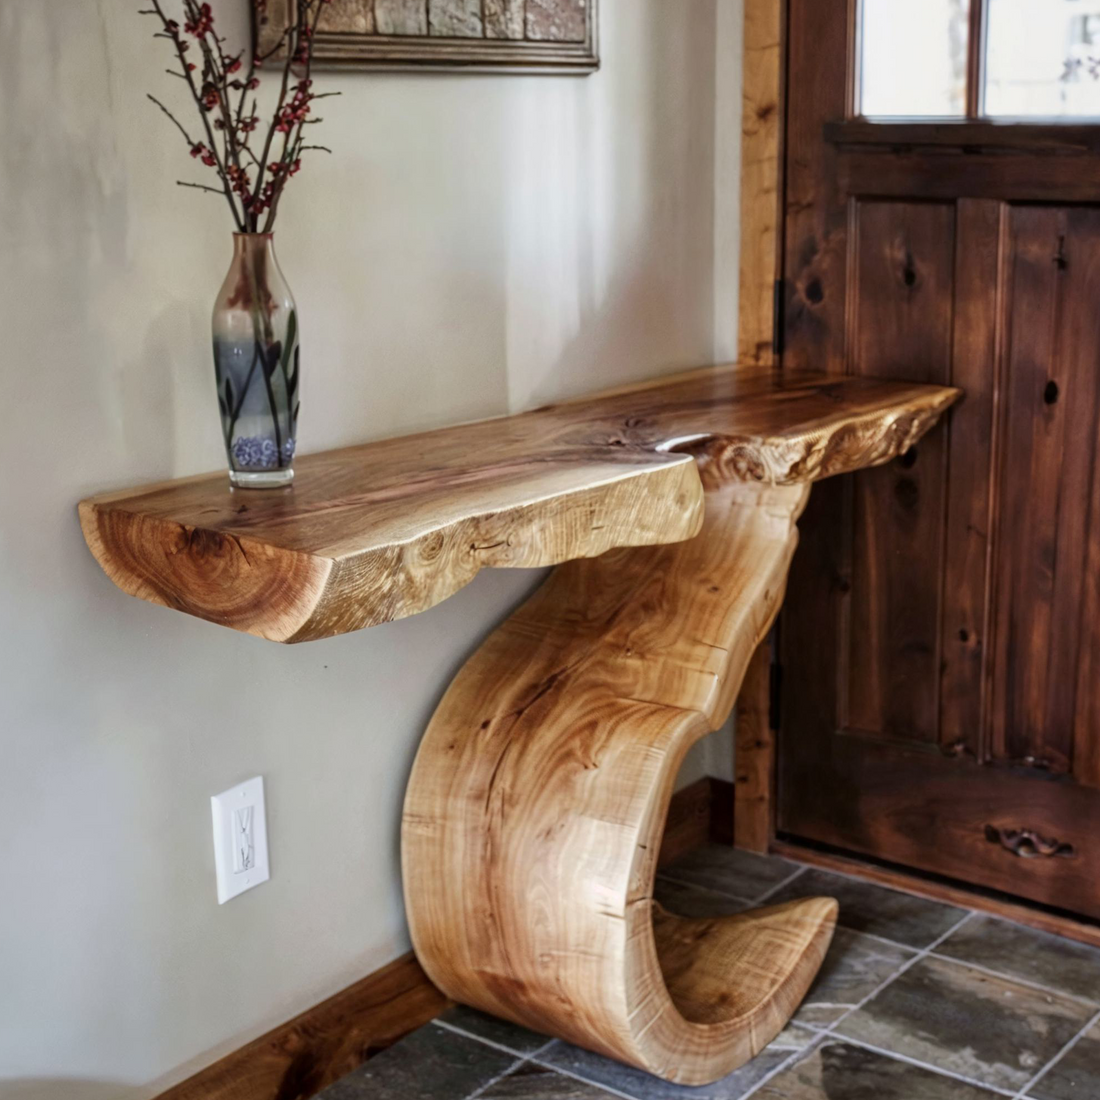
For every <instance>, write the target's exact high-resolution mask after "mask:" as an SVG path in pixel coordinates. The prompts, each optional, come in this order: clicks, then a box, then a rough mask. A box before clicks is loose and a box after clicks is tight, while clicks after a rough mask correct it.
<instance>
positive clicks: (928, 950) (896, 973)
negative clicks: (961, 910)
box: [825, 912, 974, 1034]
mask: <svg viewBox="0 0 1100 1100" xmlns="http://www.w3.org/2000/svg"><path fill="white" fill-rule="evenodd" d="M973 915H974V914H973V913H972V912H969V913H966V914H965V915H964V916H963V917H962V918H961V919H960V920H958V921H956V922H955V923H954V924H953V925H952V926H951V927H950V928H949V929H948V930H947V931H946V932H944V933H943V935H942V936H940V937H939V938H937V939H935V940H933V941H932V942H931V943H930V944H929V945H928V946H927V947H926V948H924V950H923V951H918V952H917V953H916V954H915V955H914V956H913V957H912V958H911V959H907V960H906V961H905V962H903V963H902V964H901V966H899V967H898V968H897V970H895V971H894V972H893V974H891V975H890V976H889V977H888V978H887V979H886V980H885V981H883V982H880V983H879V984H878V985H877V986H875V988H874V989H872V990H871V992H870V993H868V994H867V996H866V997H864V998H863V1000H862V1001H860V1002H859V1004H857V1005H855V1006H854V1007H853V1008H850V1009H849V1010H848V1011H847V1012H845V1013H844V1014H843V1015H841V1016H838V1017H837V1018H836V1019H835V1020H834V1021H833V1022H832V1023H831V1024H830V1025H829V1026H828V1027H827V1028H826V1029H825V1031H826V1032H827V1033H829V1034H832V1033H833V1032H834V1031H835V1029H836V1028H837V1026H838V1025H839V1024H841V1023H843V1022H844V1021H845V1020H846V1019H848V1017H849V1016H851V1015H852V1013H853V1012H858V1011H859V1010H860V1009H861V1008H862V1007H863V1006H864V1005H865V1004H866V1003H867V1002H868V1001H870V1000H871V999H872V998H873V997H877V996H878V995H879V994H880V993H881V992H882V991H883V990H884V989H885V988H886V987H887V986H888V985H889V984H890V983H891V982H893V981H895V980H896V979H897V978H900V977H901V975H902V974H904V973H905V972H906V971H907V970H908V969H909V968H910V967H912V966H915V965H916V964H917V963H919V962H920V961H921V959H924V958H927V957H928V956H929V955H930V954H931V953H932V952H933V951H935V949H936V948H937V947H939V945H940V944H941V943H943V941H944V940H946V939H947V937H948V936H953V935H954V934H955V933H956V932H957V931H958V930H959V929H960V928H962V926H963V925H964V924H966V922H967V921H968V920H970V918H971V917H972V916H973Z"/></svg>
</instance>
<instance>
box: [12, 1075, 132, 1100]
mask: <svg viewBox="0 0 1100 1100" xmlns="http://www.w3.org/2000/svg"><path fill="white" fill-rule="evenodd" d="M146 1095H148V1092H147V1090H146V1089H144V1088H139V1087H137V1086H135V1085H123V1084H120V1083H119V1082H118V1081H88V1080H86V1079H84V1078H81V1077H33V1078H24V1077H20V1078H13V1079H12V1080H10V1081H4V1080H0V1100H139V1098H141V1097H145V1096H146Z"/></svg>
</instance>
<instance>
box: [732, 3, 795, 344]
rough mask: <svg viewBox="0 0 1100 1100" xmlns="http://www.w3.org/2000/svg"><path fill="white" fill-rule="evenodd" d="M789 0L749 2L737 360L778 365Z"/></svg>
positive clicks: (746, 17)
mask: <svg viewBox="0 0 1100 1100" xmlns="http://www.w3.org/2000/svg"><path fill="white" fill-rule="evenodd" d="M783 2H784V0H745V27H744V63H743V74H744V75H743V79H744V87H743V91H742V106H741V263H740V283H739V311H738V340H737V346H738V361H739V362H741V363H773V362H774V361H775V359H774V356H773V354H772V329H773V318H774V294H775V280H776V278H777V277H778V246H779V233H778V226H779V216H780V210H779V194H780V149H781V146H782V142H781V133H782V121H783V95H782V71H783V61H782V41H783Z"/></svg>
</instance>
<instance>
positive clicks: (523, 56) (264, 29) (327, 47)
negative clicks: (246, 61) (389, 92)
mask: <svg viewBox="0 0 1100 1100" xmlns="http://www.w3.org/2000/svg"><path fill="white" fill-rule="evenodd" d="M294 3H295V0H269V4H268V20H267V22H266V23H264V24H262V25H259V26H257V27H255V28H254V35H253V37H254V42H255V47H256V49H258V50H259V51H261V52H264V53H266V52H268V51H269V50H271V49H273V48H274V47H275V46H276V45H277V43H278V41H279V37H280V36H281V35H282V33H283V32H284V30H285V29H286V27H287V26H288V25H289V22H290V19H291V12H292V9H293V6H294ZM598 8H599V0H586V3H585V23H586V29H585V37H584V40H583V41H580V42H550V41H536V40H533V39H522V40H521V39H508V38H459V37H448V38H444V37H432V36H430V35H427V34H425V35H383V34H361V33H357V32H354V31H350V30H346V31H340V30H336V31H333V30H323V31H319V32H318V34H317V38H316V41H315V44H314V50H313V63H314V65H315V66H316V67H317V68H319V69H359V70H367V71H371V70H373V71H391V72H402V71H408V70H424V69H429V70H436V71H440V72H507V73H543V74H546V73H561V74H565V75H568V74H575V75H581V76H584V75H587V74H588V73H592V72H595V71H596V70H597V69H598V68H599V67H600V57H599V44H598V39H599V13H598Z"/></svg>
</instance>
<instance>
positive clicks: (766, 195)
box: [733, 0, 786, 852]
mask: <svg viewBox="0 0 1100 1100" xmlns="http://www.w3.org/2000/svg"><path fill="white" fill-rule="evenodd" d="M785 3H786V0H745V26H744V63H743V74H744V75H743V79H744V87H743V91H742V107H741V262H740V282H739V309H738V338H737V346H738V360H739V362H740V363H742V364H750V363H766V364H771V365H776V366H778V358H777V356H776V355H775V354H774V351H773V346H772V338H773V333H774V328H775V297H776V295H775V285H776V280H777V279H778V278H779V277H780V274H781V267H780V242H781V240H782V237H781V233H780V228H779V227H780V225H781V222H780V219H781V218H782V216H783V212H782V150H783V117H784V95H783V71H784V48H783V46H784V34H783V32H784V25H785V16H784V8H785ZM770 687H771V657H770V652H769V647H768V645H767V643H766V642H765V644H764V645H762V646H761V647H760V648H759V649H758V650H757V652H756V654H755V655H754V656H753V659H752V661H751V662H750V663H749V667H748V669H747V671H746V673H745V679H744V681H743V683H742V685H741V691H740V694H739V695H738V698H737V707H736V715H737V717H736V727H735V731H736V732H735V748H734V809H733V843H734V846H735V847H738V848H745V849H747V850H748V851H753V852H766V851H767V849H768V845H769V843H770V842H771V837H772V822H773V820H774V805H773V798H772V790H773V774H774V768H775V731H774V730H772V729H771V727H770V716H769V711H770V706H769V702H770Z"/></svg>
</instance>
